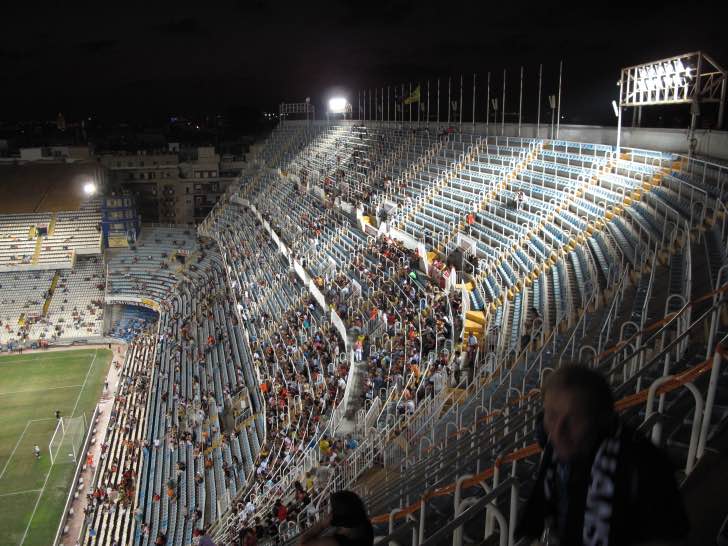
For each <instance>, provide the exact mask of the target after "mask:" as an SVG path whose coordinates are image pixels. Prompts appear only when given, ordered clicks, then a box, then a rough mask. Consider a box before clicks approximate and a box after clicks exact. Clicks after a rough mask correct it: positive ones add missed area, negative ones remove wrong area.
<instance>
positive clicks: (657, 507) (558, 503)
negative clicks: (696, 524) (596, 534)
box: [516, 431, 689, 546]
mask: <svg viewBox="0 0 728 546" xmlns="http://www.w3.org/2000/svg"><path fill="white" fill-rule="evenodd" d="M596 451H597V450H596V449H595V450H594V451H593V453H592V454H591V455H590V456H589V457H587V458H586V459H585V460H584V461H581V462H576V463H573V464H571V465H569V466H570V468H569V477H568V480H567V481H568V483H566V484H559V486H558V487H556V488H555V489H556V491H557V493H556V494H555V496H554V498H553V499H551V501H550V502H549V501H547V500H546V497H545V494H544V479H545V476H546V470H547V468H548V467H549V465H550V464H551V462H552V461H553V457H554V454H553V449H552V447H551V445H550V444H547V445H546V446H545V449H544V453H543V457H542V459H541V465H540V468H539V472H538V477H537V479H536V483H535V485H534V487H533V490H532V491H531V494H530V496H529V499H528V501H527V502H526V506H525V507H524V510H523V512H522V517H521V520H520V522H519V525H518V527H517V528H516V536H517V538H521V537H529V538H532V539H533V538H535V539H537V538H540V537H541V534H542V533H543V530H544V522H545V521H546V520H547V519H551V521H553V522H559V521H560V518H559V508H560V507H561V508H562V510H563V509H565V517H563V518H562V521H563V525H562V526H559V525H558V523H555V526H556V528H555V531H556V534H557V535H558V537H559V539H560V541H561V542H560V544H562V546H567V545H568V546H581V545H582V532H583V526H584V512H585V508H586V496H587V491H588V488H589V485H590V481H591V465H592V462H593V460H594V457H595V456H596ZM556 479H557V480H558V479H559V478H556ZM559 491H561V492H566V496H567V498H566V499H559V498H558V496H559V493H558V492H559ZM612 502H613V510H614V513H613V515H612V518H611V522H610V534H609V544H610V545H612V544H613V545H619V546H623V545H624V546H626V545H629V544H636V543H640V542H644V541H647V540H658V539H662V540H676V539H680V538H684V537H686V536H687V534H688V531H689V523H688V519H687V515H686V513H685V507H684V505H683V501H682V497H681V495H680V492H679V491H678V488H677V483H676V480H675V471H674V469H673V467H672V464H671V463H670V461H669V460H668V458H667V456H666V455H665V454H664V453H663V452H662V451H661V450H660V449H658V448H657V447H655V446H654V445H653V444H652V443H651V442H649V441H648V440H646V439H645V438H644V437H641V436H638V435H635V433H634V432H633V431H623V433H622V441H621V449H620V454H619V459H618V463H617V472H616V476H615V492H614V496H613V501H612Z"/></svg>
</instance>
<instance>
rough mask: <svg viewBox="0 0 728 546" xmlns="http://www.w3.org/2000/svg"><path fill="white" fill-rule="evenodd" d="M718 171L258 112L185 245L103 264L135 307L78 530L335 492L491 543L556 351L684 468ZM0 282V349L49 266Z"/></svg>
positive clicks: (228, 537)
mask: <svg viewBox="0 0 728 546" xmlns="http://www.w3.org/2000/svg"><path fill="white" fill-rule="evenodd" d="M725 180H728V176H726V172H725V169H722V168H721V167H719V166H714V165H709V164H707V163H699V162H698V161H697V160H695V159H690V160H688V159H687V158H683V157H679V156H676V155H672V154H663V153H658V152H651V151H645V150H633V149H625V150H623V151H622V154H621V155H620V156H617V155H616V152H615V150H614V148H613V147H611V146H607V145H599V144H587V143H578V142H568V141H560V140H541V139H527V138H513V137H495V136H486V135H481V134H475V133H473V134H470V133H466V132H463V133H460V132H458V131H457V130H443V131H441V132H440V133H437V132H435V131H430V130H428V129H426V128H402V127H399V126H396V125H395V124H368V125H362V124H360V123H338V124H325V123H306V124H304V123H295V122H286V123H282V124H281V125H280V126H279V127H278V128H277V129H276V130H275V131H274V132H273V133H272V134H271V135H270V137H269V138H268V140H267V142H266V144H265V145H264V146H263V147H262V149H261V151H260V153H259V156H258V158H257V159H256V160H255V162H254V163H253V165H252V166H251V168H250V169H248V170H247V171H246V174H245V175H244V176H243V178H242V179H241V182H240V184H239V185H237V186H235V187H232V188H231V189H230V191H229V192H228V194H226V196H225V197H224V198H223V199H222V200H221V201H220V202H219V203H218V204H217V205H216V206H215V207H214V209H213V211H212V212H211V213H210V215H209V216H208V218H207V219H206V220H205V222H203V224H202V225H201V226H200V227H199V229H198V231H197V232H195V231H194V230H192V229H191V228H160V227H151V226H145V227H144V228H143V230H142V235H141V237H140V238H139V239H138V240H137V242H136V245H135V246H132V247H131V248H129V249H114V250H109V251H108V253H107V263H106V269H107V278H106V293H105V297H104V302H105V303H107V304H112V303H116V304H129V305H135V304H136V305H140V304H141V305H144V306H146V307H148V308H149V309H155V310H156V311H158V322H154V320H155V319H156V318H157V317H156V315H154V314H151V311H145V312H140V314H139V315H137V316H134V315H133V313H134V312H133V311H131V310H127V311H126V312H127V313H128V314H127V315H122V318H120V319H119V320H118V321H117V322H115V324H114V331H115V332H116V333H117V335H120V336H126V337H127V339H131V340H132V350H131V351H129V353H128V354H129V356H128V358H127V360H126V363H125V365H124V366H125V372H124V373H125V374H126V375H125V377H126V378H127V379H126V380H125V381H124V382H123V385H122V387H121V390H120V391H119V392H117V393H116V399H115V400H116V401H115V404H116V405H115V408H118V410H117V409H115V412H116V413H115V415H114V421H115V423H117V425H115V427H113V428H112V429H111V430H110V431H109V433H108V437H107V440H106V442H105V443H106V444H107V445H108V447H107V450H108V453H109V455H108V457H106V459H105V460H104V464H103V470H101V469H100V470H99V473H98V476H97V480H96V481H95V489H94V491H92V492H91V494H92V496H94V498H96V497H97V495H96V491H101V492H99V494H98V498H99V500H98V501H94V502H95V507H94V509H93V510H91V511H89V513H88V515H87V531H86V532H85V534H84V535H83V536H82V537H81V538H82V542H83V543H84V544H88V545H91V544H94V545H96V544H106V545H111V544H113V543H114V541H116V542H117V543H133V544H135V545H138V546H139V545H144V546H146V545H148V544H153V543H160V541H162V542H164V543H166V544H170V545H186V544H191V543H193V541H194V539H195V538H196V537H199V536H201V535H202V534H203V532H204V531H205V530H207V529H209V530H210V531H209V532H210V533H211V534H212V535H213V536H215V537H216V539H217V540H218V542H219V543H221V544H233V543H235V541H236V540H237V536H238V532H239V531H240V530H241V529H243V528H245V527H249V526H253V527H256V528H257V530H258V531H259V540H260V541H261V542H263V543H269V544H274V543H281V542H293V541H295V539H296V536H297V535H298V534H299V533H300V532H301V531H302V530H303V529H304V528H306V526H307V525H310V523H311V522H312V521H314V520H315V519H316V518H317V517H318V516H319V515H320V514H322V513H324V512H325V507H326V503H327V499H328V495H329V494H330V493H331V492H332V491H335V490H339V489H354V490H356V491H358V492H359V493H360V494H361V495H362V496H363V498H364V499H365V501H366V503H367V507H368V510H369V512H370V513H371V514H372V515H373V523H374V524H375V531H376V534H377V535H378V536H379V537H380V538H381V540H383V541H385V542H388V541H397V542H401V543H403V542H406V541H413V542H416V543H418V544H439V543H443V542H445V541H448V542H449V541H452V540H455V543H460V542H461V541H462V540H463V539H464V537H467V539H468V540H469V541H472V542H478V543H486V542H487V543H491V542H492V543H495V542H500V543H501V544H506V543H511V544H512V543H513V532H514V524H515V521H516V520H517V516H518V507H519V505H520V503H521V502H522V501H523V499H524V497H525V495H526V491H527V490H528V488H529V485H530V484H531V483H532V480H533V473H534V469H535V467H536V465H537V464H538V459H539V448H538V446H537V445H536V444H535V443H534V439H535V436H534V429H535V419H536V416H537V414H538V412H539V411H540V410H541V400H540V397H539V396H538V393H539V390H538V389H539V388H540V385H541V382H542V381H543V379H544V377H545V376H546V375H547V374H548V373H549V372H550V371H551V370H553V369H555V368H556V367H558V366H559V365H561V364H563V363H564V362H569V361H572V360H579V361H582V362H585V363H589V364H590V365H592V366H598V367H599V368H600V369H602V370H603V371H604V373H605V374H606V375H607V377H608V378H609V381H610V384H611V385H612V386H613V388H614V390H615V393H616V395H617V398H618V400H619V401H618V409H619V410H620V411H621V412H622V415H623V417H624V419H625V420H626V422H628V423H630V424H632V425H634V426H635V427H637V428H639V429H640V431H641V432H643V433H645V434H649V435H651V437H652V439H653V440H654V441H655V442H656V443H658V444H660V445H663V446H666V447H667V448H669V450H670V456H671V457H672V458H673V460H674V461H676V462H678V463H679V464H680V467H681V475H682V476H683V477H688V478H689V477H690V473H691V472H692V470H693V469H694V468H695V466H696V463H697V462H698V461H699V460H700V458H701V457H702V456H703V454H704V453H705V450H706V446H707V445H709V443H710V442H711V440H712V439H713V438H714V437H715V434H716V432H717V431H718V430H719V427H720V426H721V424H722V423H724V422H725V419H726V416H727V415H728V411H727V410H726V408H728V399H726V397H725V391H724V390H723V386H725V381H726V379H727V377H728V375H727V374H726V371H725V370H724V369H721V367H720V364H721V362H722V359H723V353H724V348H723V347H724V345H723V343H722V342H721V343H719V341H721V340H722V339H723V338H724V336H725V334H726V329H725V326H724V322H722V321H721V318H722V315H723V314H724V312H725V309H724V307H725V301H724V298H723V294H724V292H725V284H724V281H725V280H726V279H725V272H726V271H728V268H726V267H725V266H726V265H727V264H728V262H726V259H728V256H727V254H726V248H727V246H726V245H727V241H728V233H727V232H726V230H727V228H726V222H727V221H728V216H726V210H725V207H724V206H723V204H722V202H723V199H724V198H725V188H724V184H723V183H724V182H725ZM721 181H723V182H721ZM19 223H20V222H16V224H19ZM26 228H27V229H26V230H25V232H24V234H21V233H20V231H19V230H18V235H17V236H18V237H19V238H21V239H22V238H23V237H25V238H27V236H28V229H29V226H26ZM13 250H17V249H13ZM27 251H28V252H30V249H28V250H27ZM23 252H25V250H24V251H23ZM79 263H80V262H77V267H78V266H79V265H78V264H79ZM86 265H87V266H88V267H89V268H91V265H95V266H96V267H97V269H96V270H95V271H96V273H89V274H87V275H84V274H82V275H81V277H83V279H84V282H87V281H85V279H86V278H89V279H90V280H89V281H88V282H87V283H88V285H90V284H92V283H93V281H94V280H95V279H94V275H98V274H99V273H98V266H99V265H100V264H98V263H97V264H86ZM78 272H80V271H78ZM78 272H77V271H74V273H78ZM23 274H24V275H28V274H29V273H28V272H23ZM4 275H15V276H13V277H10V278H8V282H9V283H10V281H12V284H8V285H7V286H8V288H7V289H6V286H5V285H6V283H5V282H0V284H2V290H3V291H4V293H3V294H2V297H3V301H5V300H6V299H7V301H8V302H9V303H8V304H7V309H8V311H6V305H5V304H4V305H3V327H4V329H5V331H3V332H2V335H4V336H5V335H7V334H8V330H10V331H15V330H16V328H15V324H17V321H18V320H19V318H20V317H21V315H22V314H23V313H24V314H25V316H26V317H27V316H30V317H32V316H35V315H36V314H38V313H39V311H38V309H39V308H40V310H41V311H42V306H43V303H44V301H45V296H44V294H45V293H46V292H47V291H48V286H49V285H50V284H51V282H52V280H53V276H54V273H53V272H32V275H34V276H33V277H30V278H23V279H21V277H19V276H17V275H16V274H15V273H5V274H4ZM102 278H103V277H102ZM29 280H30V281H33V282H26V281H29ZM70 283H71V280H70V278H69V279H68V280H67V283H66V285H70ZM100 284H101V283H99V285H100ZM21 287H22V288H21ZM6 290H7V291H6ZM18 291H20V293H21V294H23V296H22V298H18V297H17V296H14V295H15V294H17V293H18ZM57 297H58V294H56V295H54V296H53V300H55V299H56V298H57ZM11 299H12V300H16V301H17V303H16V301H11ZM87 301H88V304H87V305H90V306H92V307H93V300H92V299H88V300H87ZM56 304H57V302H55V303H51V306H50V307H52V308H53V309H56V307H53V305H56ZM84 309H87V310H88V311H89V313H90V309H89V308H88V307H84ZM135 320H136V321H138V322H134V321H135ZM79 322H82V321H79ZM144 328H146V331H147V332H149V331H150V329H151V331H152V333H146V334H140V335H138V336H136V337H132V336H134V335H135V332H136V331H137V329H139V330H141V329H144ZM82 329H83V327H82ZM3 339H5V338H3ZM719 383H720V385H721V388H720V389H718V384H719ZM696 392H697V393H698V395H696V394H695V393H696ZM694 400H698V402H697V403H696V402H694ZM703 401H704V402H705V403H703ZM122 423H123V424H122ZM120 427H121V428H120ZM115 460H116V461H117V462H116V464H114V461H115ZM105 487H109V488H110V490H111V492H112V493H109V491H108V490H107V491H106V492H105V493H104V492H103V490H104V488H105ZM115 491H118V493H115ZM122 492H123V493H122ZM117 495H118V497H117ZM121 497H123V499H124V501H123V502H122V501H121V500H120V498H121ZM509 541H510V542H509Z"/></svg>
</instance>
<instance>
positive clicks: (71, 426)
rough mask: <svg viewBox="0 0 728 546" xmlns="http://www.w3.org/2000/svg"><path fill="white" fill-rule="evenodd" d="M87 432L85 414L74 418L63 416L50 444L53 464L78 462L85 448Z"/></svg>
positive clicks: (49, 450)
mask: <svg viewBox="0 0 728 546" xmlns="http://www.w3.org/2000/svg"><path fill="white" fill-rule="evenodd" d="M85 433H86V415H85V414H84V415H80V416H79V417H72V418H69V417H61V418H60V419H59V420H58V424H56V430H55V431H54V432H53V436H52V437H51V441H50V443H49V444H48V453H49V454H50V457H51V464H66V463H74V464H75V463H77V462H78V460H79V457H80V456H81V449H83V439H84V436H85Z"/></svg>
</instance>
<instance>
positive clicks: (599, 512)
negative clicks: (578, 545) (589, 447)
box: [544, 426, 622, 546]
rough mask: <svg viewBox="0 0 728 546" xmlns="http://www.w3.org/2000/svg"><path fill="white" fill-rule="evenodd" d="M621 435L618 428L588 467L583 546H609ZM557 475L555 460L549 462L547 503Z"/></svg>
mask: <svg viewBox="0 0 728 546" xmlns="http://www.w3.org/2000/svg"><path fill="white" fill-rule="evenodd" d="M621 434H622V427H621V426H619V427H618V428H617V430H616V431H615V432H614V433H613V434H612V435H611V436H608V437H607V438H605V439H604V440H603V441H602V443H601V444H600V446H599V449H598V450H597V454H596V456H595V457H594V461H593V463H592V466H591V474H590V476H591V479H590V482H589V489H588V491H587V495H586V508H585V511H584V527H583V531H582V541H583V544H584V546H608V545H609V532H610V528H611V521H612V516H613V513H614V506H613V502H614V493H615V485H616V482H615V476H616V472H617V462H618V459H619V452H620V447H621ZM557 474H558V465H557V462H556V460H555V458H552V459H551V461H550V462H549V466H548V468H547V470H546V475H545V479H544V495H545V497H546V501H548V502H550V501H552V500H553V498H554V492H555V491H556V487H557V482H556V476H557Z"/></svg>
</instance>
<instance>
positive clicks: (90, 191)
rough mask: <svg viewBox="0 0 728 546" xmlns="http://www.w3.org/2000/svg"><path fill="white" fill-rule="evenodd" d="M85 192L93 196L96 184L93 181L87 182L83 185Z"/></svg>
mask: <svg viewBox="0 0 728 546" xmlns="http://www.w3.org/2000/svg"><path fill="white" fill-rule="evenodd" d="M83 193H84V194H86V195H87V196H88V197H91V196H92V195H93V194H95V193H96V184H94V183H93V182H86V183H85V184H84V185H83Z"/></svg>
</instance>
